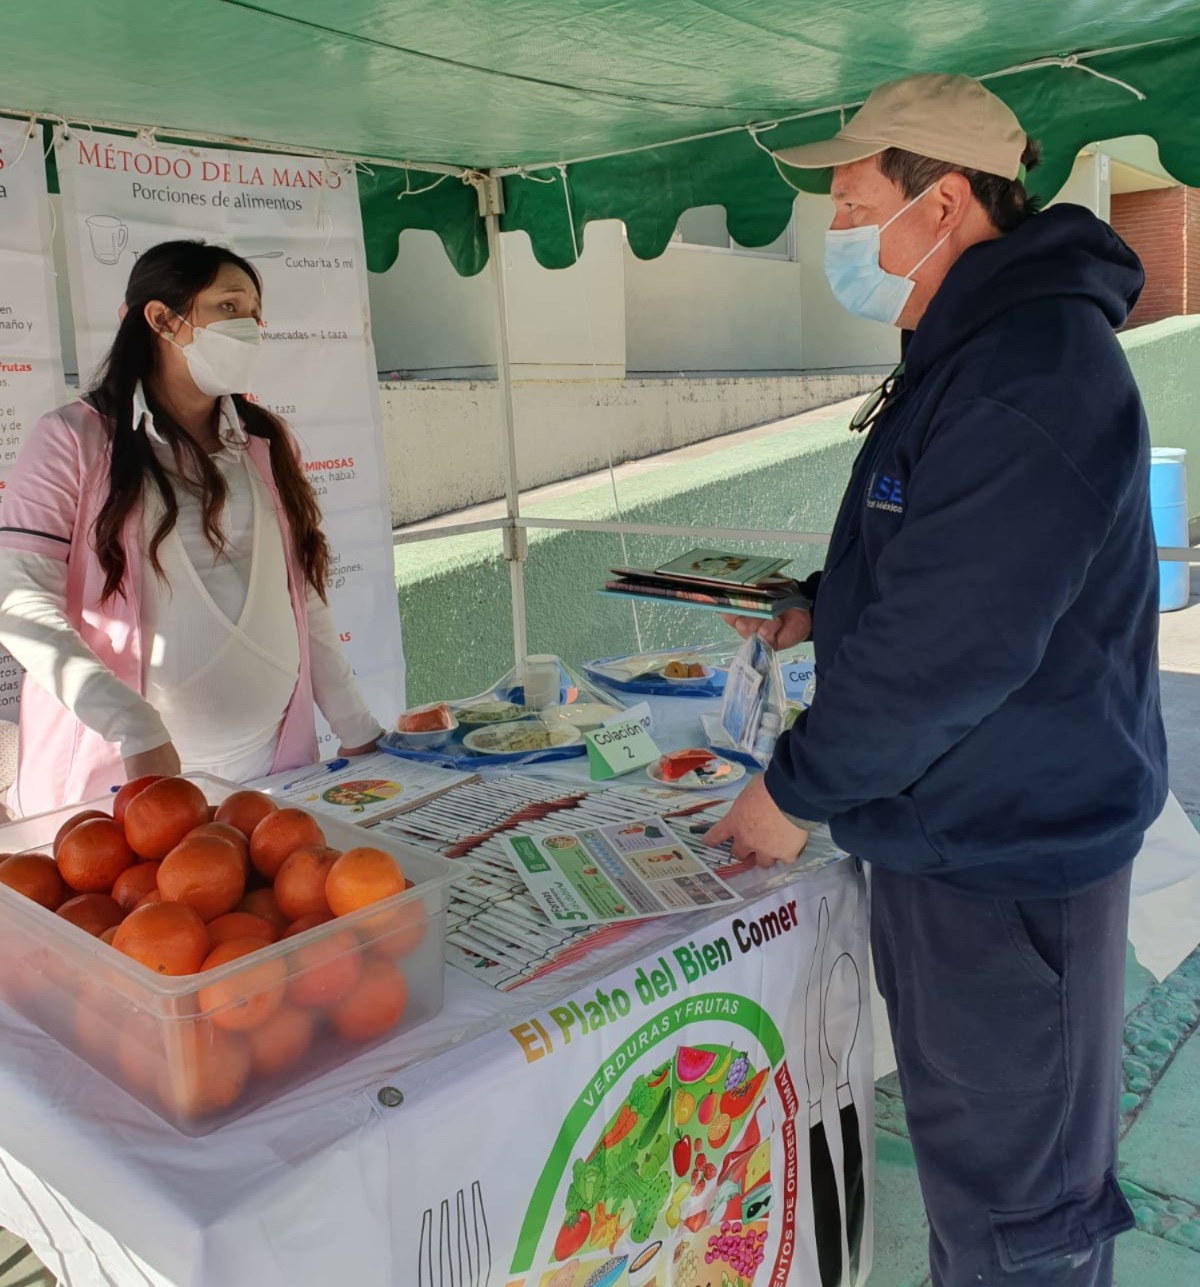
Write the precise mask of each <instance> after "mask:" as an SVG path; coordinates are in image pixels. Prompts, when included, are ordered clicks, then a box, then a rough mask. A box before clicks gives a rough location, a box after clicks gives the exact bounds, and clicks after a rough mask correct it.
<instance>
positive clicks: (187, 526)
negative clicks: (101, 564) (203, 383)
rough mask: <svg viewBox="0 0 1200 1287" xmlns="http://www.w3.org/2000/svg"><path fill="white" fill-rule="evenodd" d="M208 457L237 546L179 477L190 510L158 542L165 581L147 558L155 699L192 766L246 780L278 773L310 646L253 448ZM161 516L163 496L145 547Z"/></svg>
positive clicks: (151, 508)
mask: <svg viewBox="0 0 1200 1287" xmlns="http://www.w3.org/2000/svg"><path fill="white" fill-rule="evenodd" d="M158 454H159V459H160V460H162V461H163V463H164V465H166V464H168V462H169V463H170V466H171V468H172V469H173V468H174V461H173V459H171V453H170V451H169V449H168V450H167V451H166V452H165V456H166V459H164V453H163V450H162V449H161V448H160V449H158ZM209 459H210V460H211V461H212V463H213V465H214V466H216V468H217V469H218V470H220V472H221V476H222V477H223V478H224V480H225V484H226V487H227V489H228V493H229V494H228V498H227V500H226V502H225V505H224V508H223V509H222V512H221V529H222V531H223V532H224V533H225V537H226V540H227V542H228V544H227V546H226V548H225V549H224V550H223V551H221V552H220V553H219V554H218V553H217V552H216V551H214V550H213V548H212V545H211V544H210V543H209V540H208V537H207V536H206V535H205V532H204V526H203V515H202V511H201V509H200V506H199V504H198V503H197V501H196V497H195V496H194V494H190V493H188V491H187V488H186V486H185V485H184V484H183V483H182V482H180V481H179V480H178V478H177V477H173V478H172V481H173V482H174V483H175V484H176V485H175V493H176V496H178V497H179V498H180V499H181V500H182V498H183V497H184V496H185V495H187V496H188V497H189V499H190V500H191V502H192V503H191V504H188V505H187V506H184V505H182V504H181V505H180V513H179V517H178V520H177V522H176V526H175V528H174V530H173V531H172V532H171V533H170V534H169V535H168V536H167V538H166V539H165V540H164V541H163V543H162V545H161V546H160V547H159V551H158V558H159V562H160V563H161V564H162V570H163V574H164V577H163V579H161V580H160V578H159V576H158V574H157V573H156V572H155V570H154V568H153V567H152V566H151V565H150V562H149V560H147V562H146V568H145V574H144V579H143V585H142V603H143V610H142V629H143V637H144V638H145V640H146V642H147V649H146V656H145V693H146V700H147V701H148V702H149V703H150V705H151V706H153V707H154V708H155V710H157V711H158V713H159V715H160V716H161V717H162V721H163V723H164V724H165V725H166V726H167V732H168V733H169V734H170V735H171V741H172V742H173V743H174V745H175V749H176V750H177V751H178V752H179V758H180V760H181V762H182V763H183V766H184V769H185V770H186V771H188V772H196V771H203V772H206V773H212V774H215V775H216V776H217V777H222V778H229V779H231V780H233V781H235V782H242V781H246V780H248V779H250V778H256V777H263V776H265V775H266V774H268V773H270V771H271V767H272V765H273V763H274V760H275V744H276V742H277V741H278V739H279V729H280V726H281V724H282V723H283V716H284V712H285V711H286V710H287V706H288V702H289V701H290V700H291V697H292V693H293V692H294V691H295V688H296V680H297V678H298V677H299V673H300V639H299V636H298V635H297V633H296V618H295V615H294V613H293V612H292V601H291V595H290V594H289V591H288V581H287V564H286V562H285V560H284V551H283V540H282V538H281V536H280V533H279V524H278V523H277V522H276V521H275V512H274V508H273V507H272V503H271V498H270V495H269V494H268V493H267V491H266V487H265V485H264V484H263V482H262V480H261V479H260V478H259V476H258V472H257V470H254V469H251V468H250V467H249V466H248V465H247V461H246V453H245V449H244V447H243V446H239V445H236V444H233V445H229V446H225V447H222V449H221V450H220V451H219V452H217V453H216V454H215V455H212V456H210V457H209ZM156 499H157V498H156ZM161 512H162V510H161V501H158V503H156V504H147V505H146V506H145V509H144V516H143V523H144V531H145V540H146V541H147V543H149V540H150V536H151V534H152V533H153V531H154V528H155V526H156V525H157V523H158V520H159V517H160V516H161ZM214 715H215V716H216V718H214Z"/></svg>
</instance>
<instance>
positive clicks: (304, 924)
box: [279, 912, 333, 938]
mask: <svg viewBox="0 0 1200 1287" xmlns="http://www.w3.org/2000/svg"><path fill="white" fill-rule="evenodd" d="M331 920H333V913H332V912H312V913H311V914H310V915H308V916H301V917H299V918H298V919H297V920H294V921H293V922H292V923H291V924H290V925H289V926H288V927H287V929H285V930H284V931H283V933H282V934H280V936H279V937H280V938H295V937H296V935H297V934H303V933H304V931H305V930H310V929H316V927H317V926H318V925H328V924H329V922H330V921H331Z"/></svg>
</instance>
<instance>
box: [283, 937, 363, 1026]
mask: <svg viewBox="0 0 1200 1287" xmlns="http://www.w3.org/2000/svg"><path fill="white" fill-rule="evenodd" d="M288 964H289V966H290V968H291V972H292V977H291V979H290V981H289V982H288V996H289V998H290V999H291V1000H292V1001H294V1002H295V1003H296V1005H301V1006H305V1007H306V1008H308V1007H312V1008H319V1007H321V1006H329V1005H333V1004H334V1003H335V1002H337V1001H340V1000H341V999H342V998H343V997H344V996H346V994H347V993H348V992H350V990H351V989H352V988H353V987H354V985H355V983H357V982H358V977H359V975H360V974H361V973H362V947H361V945H360V944H359V941H358V939H357V938H356V937H355V936H354V935H353V934H351V933H349V932H347V931H345V930H343V931H340V932H339V933H335V934H330V935H329V936H328V937H327V938H319V939H317V940H316V941H315V942H313V943H306V944H305V945H304V946H303V947H298V948H296V950H295V952H293V954H292V955H291V957H290V958H289V962H288Z"/></svg>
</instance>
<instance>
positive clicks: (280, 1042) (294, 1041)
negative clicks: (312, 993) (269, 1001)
mask: <svg viewBox="0 0 1200 1287" xmlns="http://www.w3.org/2000/svg"><path fill="white" fill-rule="evenodd" d="M314 1027H315V1025H314V1023H313V1019H312V1016H311V1015H310V1014H308V1013H307V1012H306V1011H304V1010H298V1009H297V1008H296V1007H295V1006H294V1005H285V1006H281V1007H280V1008H279V1009H278V1010H276V1011H275V1013H274V1014H273V1015H271V1016H270V1017H269V1018H267V1019H264V1020H263V1022H262V1023H260V1024H259V1025H258V1027H257V1028H255V1029H254V1030H253V1031H252V1032H250V1033H249V1034H248V1035H247V1040H248V1041H249V1043H250V1063H251V1066H252V1067H253V1069H254V1071H255V1072H256V1073H257V1074H258V1075H259V1076H260V1077H273V1076H274V1075H275V1074H276V1073H279V1072H282V1071H283V1070H284V1069H285V1068H290V1067H291V1066H292V1064H294V1063H295V1062H296V1061H297V1060H298V1059H300V1058H302V1057H303V1056H304V1054H305V1052H306V1051H307V1050H308V1048H309V1046H310V1045H311V1044H312V1039H313V1031H314Z"/></svg>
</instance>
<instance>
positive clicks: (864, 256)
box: [825, 185, 950, 326]
mask: <svg viewBox="0 0 1200 1287" xmlns="http://www.w3.org/2000/svg"><path fill="white" fill-rule="evenodd" d="M931 188H932V185H930V187H929V188H926V189H925V192H921V193H919V194H918V195H917V196H915V197H913V199H912V200H911V201H910V202H908V204H907V205H904V206H902V207H901V208H900V209H899V210H897V211H896V213H895V214H894V215H892V217H891V218H890V219H889V220H888V221H887V223H884V224H882V225H880V224H877V223H871V224H866V225H865V226H863V227H861V228H830V229H829V231H828V232H827V233H826V234H825V278H826V280H827V281H828V282H829V288H830V290H832V291H833V294H834V298H835V299H836V300H837V301H838V303H839V304H841V305H842V307H843V308H845V309H848V310H849V311H850V312H851V313H857V314H858V316H859V317H866V318H870V319H871V321H873V322H886V323H888V325H890V326H894V325H895V324H896V322H897V321H898V320H899V318H900V314H901V313H902V312H903V311H904V305H905V304H907V303H908V297H909V296H910V295H911V294H912V292H913V287H914V286H915V285H916V282H915V281H913V274H914V273H915V272H916V271H917V270H918V269H919V268H920V267H921V266H922V265H923V264H924V263H925V261H926V260H927V259H929V257H930V256H931V255H933V254H934V252H935V251H937V250H938V249H940V247H941V246H942V245H943V244H944V243H945V241H946V238H947V237H949V236H950V234H949V233H946V236H945V237H943V238H942V239H941V241H939V242H937V243H936V244H935V245H934V247H933V249H932V250H930V251H929V254H927V255H925V256H923V257H922V258H921V259H920V260H919V261H918V262H917V263H916V264H914V265H913V267H912V268H911V269H909V271H908V273H907V275H906V276H904V277H900V276H898V275H897V274H896V273H889V272H887V271H885V269H884V268H883V267H882V265H881V264H880V262H879V234H880V233H881V232H883V230H884V228H886V227H888V225H889V224H893V223H895V222H896V220H897V219H899V218H900V216H901V215H902V214H904V212H905V211H906V210H909V209H911V208H912V207H913V206H915V205H916V204H917V202H918V201H920V199H921V198H922V197H923V196H924V195H925V193H926V192H929V191H930V190H931Z"/></svg>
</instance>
